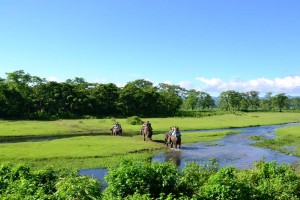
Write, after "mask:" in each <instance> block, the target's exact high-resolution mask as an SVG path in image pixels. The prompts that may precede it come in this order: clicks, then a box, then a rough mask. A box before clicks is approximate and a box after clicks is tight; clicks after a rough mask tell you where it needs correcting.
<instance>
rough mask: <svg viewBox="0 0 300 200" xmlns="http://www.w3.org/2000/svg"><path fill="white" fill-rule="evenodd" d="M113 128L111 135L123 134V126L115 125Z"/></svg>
mask: <svg viewBox="0 0 300 200" xmlns="http://www.w3.org/2000/svg"><path fill="white" fill-rule="evenodd" d="M110 130H111V135H119V136H121V135H122V128H120V127H113V128H111V129H110Z"/></svg>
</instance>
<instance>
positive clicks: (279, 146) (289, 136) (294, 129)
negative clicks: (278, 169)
mask: <svg viewBox="0 0 300 200" xmlns="http://www.w3.org/2000/svg"><path fill="white" fill-rule="evenodd" d="M275 134H276V138H274V139H269V140H263V141H259V142H256V143H254V144H253V145H255V146H259V147H264V148H269V149H273V150H276V151H279V152H282V153H285V154H288V155H296V156H300V126H290V127H283V128H278V129H276V131H275ZM289 147H293V149H294V150H293V151H291V149H290V148H289Z"/></svg>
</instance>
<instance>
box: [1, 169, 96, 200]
mask: <svg viewBox="0 0 300 200" xmlns="http://www.w3.org/2000/svg"><path fill="white" fill-rule="evenodd" d="M100 198H101V189H100V187H99V183H98V182H97V181H96V180H95V179H92V178H89V177H81V176H80V177H79V176H74V174H73V173H64V174H63V173H60V174H58V173H57V172H55V171H54V170H53V169H52V168H46V169H44V170H39V171H31V168H30V166H29V165H12V164H9V163H3V164H0V199H7V200H19V199H49V200H50V199H55V200H56V199H100Z"/></svg>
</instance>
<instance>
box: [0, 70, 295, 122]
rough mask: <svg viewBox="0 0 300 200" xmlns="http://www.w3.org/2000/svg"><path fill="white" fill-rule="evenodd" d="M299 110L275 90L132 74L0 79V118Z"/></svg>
mask: <svg viewBox="0 0 300 200" xmlns="http://www.w3.org/2000/svg"><path fill="white" fill-rule="evenodd" d="M283 109H288V110H300V98H299V97H294V98H291V97H288V96H287V95H286V94H284V93H281V94H277V95H275V96H272V92H269V93H267V94H266V95H265V96H264V97H263V98H261V97H260V94H259V92H258V91H249V92H246V93H240V92H237V91H234V90H229V91H224V92H222V93H221V94H220V95H219V97H218V100H215V98H213V97H212V96H211V95H210V94H208V93H205V92H199V91H196V90H186V89H184V88H182V87H180V86H177V85H170V84H165V83H160V84H158V85H157V86H154V85H153V83H152V82H150V81H147V80H143V79H138V80H135V81H132V82H128V83H127V84H126V85H125V86H124V87H118V86H117V85H115V84H113V83H107V84H99V83H89V82H87V81H85V79H84V78H78V77H75V78H74V79H68V80H66V81H65V82H53V81H47V80H46V79H45V78H40V77H38V76H32V75H30V74H28V73H25V72H24V71H23V70H19V71H15V72H10V73H6V77H5V78H0V118H2V119H59V118H80V117H112V116H115V117H126V116H133V115H137V116H141V117H157V116H176V115H177V114H178V113H179V111H180V110H205V111H207V110H226V111H238V110H242V111H257V110H262V111H282V110H283Z"/></svg>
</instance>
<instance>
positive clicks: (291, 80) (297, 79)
mask: <svg viewBox="0 0 300 200" xmlns="http://www.w3.org/2000/svg"><path fill="white" fill-rule="evenodd" d="M196 80H199V81H200V82H201V83H202V86H201V88H202V89H203V91H205V92H208V93H209V92H212V93H221V92H223V91H227V90H235V91H239V92H248V91H251V90H255V91H259V92H260V93H261V94H263V93H266V92H273V93H274V94H275V93H276V94H277V93H286V94H292V95H300V76H299V75H298V76H288V77H284V78H275V79H268V78H257V79H251V80H247V81H241V80H230V81H227V82H226V81H223V80H221V79H219V78H211V79H208V78H204V77H196Z"/></svg>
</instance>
